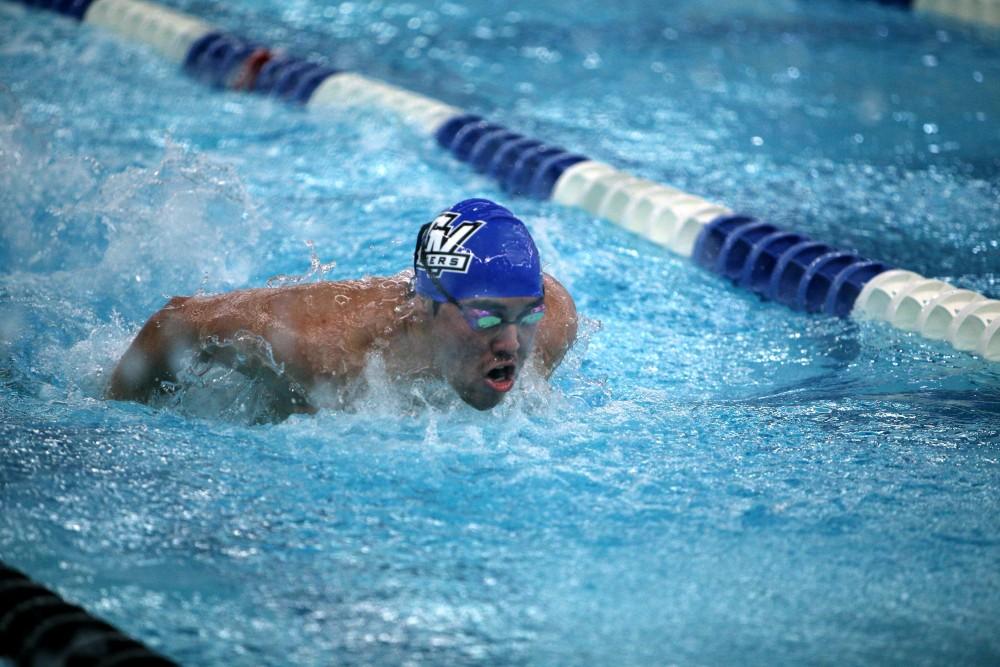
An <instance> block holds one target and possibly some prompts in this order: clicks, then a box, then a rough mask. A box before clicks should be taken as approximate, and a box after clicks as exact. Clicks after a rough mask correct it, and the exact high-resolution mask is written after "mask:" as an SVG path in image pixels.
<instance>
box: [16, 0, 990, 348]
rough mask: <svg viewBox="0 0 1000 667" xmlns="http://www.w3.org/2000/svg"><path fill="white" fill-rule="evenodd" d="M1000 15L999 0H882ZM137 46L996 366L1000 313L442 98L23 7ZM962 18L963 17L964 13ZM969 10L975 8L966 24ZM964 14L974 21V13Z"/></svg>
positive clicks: (169, 20)
mask: <svg viewBox="0 0 1000 667" xmlns="http://www.w3.org/2000/svg"><path fill="white" fill-rule="evenodd" d="M882 1H883V4H898V5H905V6H913V7H914V8H916V9H930V8H931V7H932V5H933V6H936V5H938V4H950V5H951V6H954V7H958V6H962V7H972V6H975V7H977V8H979V9H977V10H976V11H980V10H982V11H980V14H982V15H983V16H985V15H986V14H988V13H989V12H988V11H987V10H986V9H984V8H990V7H992V8H993V9H996V10H997V18H998V20H1000V0H949V2H948V3H945V2H944V0H916V2H915V3H913V2H910V1H909V0H882ZM23 4H27V5H31V6H37V7H40V8H43V9H49V10H51V11H55V12H58V13H61V14H64V15H67V16H70V17H72V18H75V19H77V20H82V21H84V22H86V23H91V24H94V25H98V26H101V27H102V28H105V29H107V30H110V31H112V32H115V33H117V34H119V35H122V36H124V37H127V38H129V39H132V40H136V41H139V42H143V43H145V44H148V45H149V46H151V47H152V48H153V49H154V50H155V51H157V52H158V53H160V54H161V55H163V56H164V57H166V58H168V59H169V60H171V61H173V62H176V63H178V64H179V65H181V66H182V67H183V68H184V70H185V71H186V72H188V73H189V74H190V75H191V76H193V77H194V78H196V79H198V80H200V81H203V82H205V83H206V84H208V85H210V86H214V87H216V88H221V89H234V90H245V91H249V92H254V93H258V94H261V95H269V96H272V97H276V98H279V99H281V100H283V101H286V102H288V103H291V104H298V105H303V106H305V107H307V108H310V109H319V108H344V107H351V106H374V107H378V108H380V109H383V110H386V111H389V112H391V113H393V114H395V115H396V116H398V117H399V118H400V119H401V120H402V121H403V122H404V123H405V124H407V125H409V126H410V127H412V128H413V129H414V131H416V132H418V133H419V134H422V135H424V136H429V137H433V138H434V139H435V140H436V142H437V143H438V145H439V146H441V147H442V148H443V149H445V150H447V151H449V152H450V153H451V154H452V155H453V156H454V157H455V158H456V159H458V160H460V161H462V162H465V163H466V164H468V165H469V166H470V167H471V168H472V169H473V170H475V171H477V172H479V173H481V174H484V175H486V176H488V177H490V178H492V179H493V180H495V181H496V182H497V183H498V184H499V186H500V187H501V189H503V191H504V192H506V193H508V194H510V195H512V196H524V197H531V198H534V199H541V200H546V199H551V200H553V201H555V202H557V203H559V204H562V205H564V206H569V207H574V208H579V209H582V210H584V211H587V212H588V213H590V214H592V215H594V216H596V217H599V218H603V219H605V220H609V221H611V222H613V223H615V224H617V225H620V226H622V227H624V228H625V229H628V230H629V231H632V232H634V233H636V234H638V235H640V236H642V237H644V238H646V239H648V240H650V241H652V242H653V243H656V244H658V245H660V246H662V247H665V248H667V249H669V250H671V251H672V252H674V253H677V254H678V255H681V256H683V257H690V258H692V259H693V260H694V261H695V263H697V264H698V265H699V266H702V267H704V268H705V269H707V270H709V271H712V272H714V273H716V274H719V275H721V276H724V277H726V278H729V279H730V280H731V281H732V282H733V283H734V284H736V285H738V286H740V287H742V288H744V289H748V290H750V291H752V292H755V293H757V294H759V295H761V296H763V297H764V298H767V299H770V300H774V301H777V302H779V303H783V304H785V305H786V306H788V307H790V308H792V309H794V310H798V311H805V312H811V313H825V314H827V315H834V316H837V317H847V316H854V317H859V318H869V319H875V320H881V321H884V322H886V323H888V324H889V325H891V326H893V327H895V328H898V329H901V330H903V331H915V332H917V333H920V334H921V335H923V336H925V337H927V338H930V339H934V340H943V341H946V342H947V343H949V344H950V345H951V346H952V347H954V348H955V349H958V350H963V351H967V352H971V353H974V354H977V355H980V356H982V357H984V358H986V359H988V360H990V361H1000V301H997V300H995V299H989V298H986V297H985V296H983V295H982V294H978V293H976V292H972V291H970V290H965V289H959V288H957V287H955V286H953V285H950V284H948V283H946V282H943V281H941V280H934V279H929V278H926V277H924V276H921V275H919V274H917V273H914V272H912V271H905V270H902V269H898V268H896V267H893V266H891V265H889V264H887V263H884V262H880V261H876V260H873V259H869V258H866V257H864V256H862V255H860V254H858V253H857V252H855V251H853V250H851V249H842V248H837V247H835V246H832V245H829V244H826V243H823V242H821V241H817V240H814V239H812V238H810V237H808V236H807V235H805V234H801V233H798V232H795V231H793V230H787V229H782V228H779V227H778V226H776V225H773V224H770V223H768V222H764V221H761V220H758V219H757V218H755V217H753V216H750V215H745V214H739V213H735V212H734V211H732V210H730V209H729V208H727V207H725V206H723V205H721V204H718V203H714V202H710V201H707V200H705V199H702V198H701V197H699V196H697V195H694V194H690V193H687V192H683V191H681V190H678V189H676V188H672V187H670V186H667V185H662V184H659V183H655V182H652V181H648V180H645V179H641V178H637V177H635V176H632V175H631V174H628V173H625V172H623V171H619V170H618V169H616V168H615V167H613V166H611V165H607V164H603V163H601V162H597V161H594V160H591V159H589V158H587V157H586V156H584V155H581V154H579V153H576V152H574V151H572V150H567V149H565V148H562V147H560V146H557V145H554V144H550V143H547V142H544V141H541V140H538V139H534V138H531V137H528V136H526V135H523V134H520V133H518V132H515V131H513V130H511V129H509V128H507V127H504V126H503V125H500V124H497V123H493V122H491V121H489V120H487V119H484V118H482V117H480V116H476V115H473V114H468V113H466V112H464V111H463V110H461V109H458V108H456V107H453V106H451V105H448V104H445V103H443V102H440V101H438V100H435V99H432V98H429V97H426V96H424V95H420V94H418V93H414V92H411V91H409V90H406V89H404V88H400V87H398V86H394V85H391V84H388V83H385V82H382V81H378V80H376V79H373V78H370V77H366V76H363V75H361V74H358V73H354V72H343V71H339V70H336V69H332V68H329V67H326V66H324V65H321V64H318V63H314V62H310V61H308V60H305V59H302V58H298V57H296V56H293V55H290V54H287V53H285V52H284V51H283V50H280V49H273V48H270V47H268V46H265V45H262V44H257V43H254V42H251V41H249V40H246V39H243V38H241V37H239V36H236V35H233V34H231V33H228V32H226V31H224V30H221V29H219V28H217V27H215V26H212V25H210V24H209V23H207V22H205V21H202V20H201V19H198V18H195V17H192V16H188V15H186V14H183V13H180V12H177V11H175V10H172V9H168V8H165V7H162V6H160V5H157V4H155V3H152V2H147V1H146V0H34V1H31V0H23ZM963 11H965V10H963ZM971 11H972V10H971V9H970V10H969V12H971ZM967 13H968V12H967Z"/></svg>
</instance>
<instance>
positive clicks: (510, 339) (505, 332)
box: [490, 322, 521, 355]
mask: <svg viewBox="0 0 1000 667" xmlns="http://www.w3.org/2000/svg"><path fill="white" fill-rule="evenodd" d="M490 347H491V348H492V350H493V352H494V353H500V352H506V353H507V354H510V355H513V354H514V353H515V352H517V351H518V349H519V348H520V347H521V341H520V339H519V337H518V331H517V325H516V324H512V323H508V322H505V323H504V324H501V325H500V330H499V331H498V332H497V334H496V336H495V337H494V338H493V341H492V343H491V345H490Z"/></svg>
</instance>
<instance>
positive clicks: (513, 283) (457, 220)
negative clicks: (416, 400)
mask: <svg viewBox="0 0 1000 667" xmlns="http://www.w3.org/2000/svg"><path fill="white" fill-rule="evenodd" d="M413 269H414V273H415V281H414V283H415V287H414V289H415V291H416V293H417V294H418V295H420V296H421V297H423V298H424V299H426V300H427V306H428V309H429V311H428V312H429V313H433V315H432V317H430V318H429V319H428V320H426V322H427V326H428V327H429V329H428V339H429V340H430V341H432V344H431V350H432V353H433V359H434V361H433V365H434V367H435V368H436V369H437V370H438V372H440V373H441V375H442V376H443V377H444V378H445V379H446V380H447V381H448V382H449V383H450V384H451V386H452V387H453V388H454V389H455V391H456V392H457V393H458V395H459V396H461V397H462V399H463V400H464V401H465V402H466V403H469V404H470V405H472V406H473V407H475V408H478V409H480V410H487V409H489V408H492V407H493V406H495V405H496V404H498V403H499V402H500V401H501V400H502V399H503V397H504V395H505V394H506V393H507V392H509V391H510V390H511V389H512V388H513V387H514V383H515V381H516V378H517V376H518V374H519V371H520V370H521V368H522V367H523V366H524V364H525V363H526V362H527V360H528V358H529V356H530V354H531V351H532V348H533V345H534V338H535V333H536V331H537V329H538V326H539V325H540V323H541V321H542V318H543V316H544V314H545V294H544V289H543V287H542V285H543V283H542V269H541V264H540V262H539V259H538V248H536V247H535V242H534V241H532V240H531V235H530V234H528V230H527V228H526V227H525V226H524V223H523V222H521V221H520V220H518V219H517V218H516V217H514V215H513V214H512V213H511V212H510V211H508V210H507V209H505V208H504V207H502V206H500V205H498V204H495V203H493V202H491V201H489V200H486V199H467V200H465V201H463V202H459V203H458V204H455V205H454V206H452V207H451V208H450V209H448V210H446V211H444V212H442V213H441V214H440V215H438V216H437V218H435V219H434V220H433V221H432V222H429V223H427V224H426V225H424V226H423V227H422V228H421V229H420V234H419V235H418V237H417V246H416V248H415V250H414V253H413Z"/></svg>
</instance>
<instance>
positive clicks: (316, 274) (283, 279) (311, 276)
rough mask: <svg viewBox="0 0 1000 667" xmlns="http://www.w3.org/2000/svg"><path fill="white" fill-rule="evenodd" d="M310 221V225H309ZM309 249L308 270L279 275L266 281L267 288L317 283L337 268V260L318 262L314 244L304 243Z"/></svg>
mask: <svg viewBox="0 0 1000 667" xmlns="http://www.w3.org/2000/svg"><path fill="white" fill-rule="evenodd" d="M311 222H312V221H311V220H310V224H311ZM306 247H307V248H309V270H308V271H306V272H305V273H303V274H301V275H288V274H280V275H277V276H272V277H271V278H268V279H267V283H265V284H266V285H267V286H268V287H285V286H287V285H301V284H302V283H305V282H310V281H313V282H319V281H321V280H323V279H324V278H325V277H326V275H327V274H328V273H330V271H333V270H334V269H335V268H337V260H331V261H329V262H326V263H325V264H324V263H322V262H320V259H319V254H318V253H317V252H316V244H315V243H313V242H312V241H310V240H307V241H306Z"/></svg>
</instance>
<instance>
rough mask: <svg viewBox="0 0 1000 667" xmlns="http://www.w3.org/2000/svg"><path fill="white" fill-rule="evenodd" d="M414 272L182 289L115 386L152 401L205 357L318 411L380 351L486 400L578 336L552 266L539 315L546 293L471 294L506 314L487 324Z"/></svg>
mask: <svg viewBox="0 0 1000 667" xmlns="http://www.w3.org/2000/svg"><path fill="white" fill-rule="evenodd" d="M411 276H412V273H410V272H403V273H401V274H398V275H396V276H392V277H383V278H368V279H365V280H355V281H340V282H321V283H313V284H309V285H296V286H291V287H282V288H273V289H253V290H241V291H237V292H231V293H228V294H221V295H216V296H207V297H174V298H172V299H171V300H170V301H169V302H168V303H167V305H166V306H164V307H163V308H162V309H161V310H159V311H157V312H156V313H155V314H154V315H153V316H152V317H151V318H150V319H149V321H148V322H146V324H145V325H144V326H143V327H142V329H141V330H140V331H139V334H138V335H137V336H136V338H135V340H134V341H133V342H132V345H131V346H130V347H129V349H128V350H127V351H126V352H125V355H124V356H123V357H122V359H121V361H119V363H118V366H117V367H116V368H115V371H114V373H113V374H112V378H111V382H110V384H109V387H108V392H107V395H108V397H109V398H113V399H122V400H138V401H145V400H148V399H149V398H150V397H151V396H152V395H153V394H154V393H156V392H157V391H160V390H161V387H162V386H163V383H164V382H168V383H169V382H173V381H175V380H176V374H177V372H178V371H180V370H181V369H183V368H186V367H187V366H189V365H190V363H191V361H192V360H193V359H194V358H196V357H199V358H200V359H201V360H202V361H213V362H218V363H222V364H226V365H230V366H234V367H237V368H239V369H240V370H241V371H242V372H245V373H247V374H249V375H252V376H256V377H259V378H261V379H263V380H264V382H265V383H266V384H268V385H270V386H271V388H272V390H273V394H274V395H275V396H276V400H278V401H280V402H282V403H283V405H282V406H281V408H282V409H283V410H284V411H285V412H289V413H290V412H312V411H315V409H316V407H317V405H316V401H315V400H314V398H313V397H314V396H317V395H321V394H322V395H324V396H330V395H332V396H335V397H340V398H341V399H343V400H344V401H346V400H349V397H347V396H346V393H345V392H346V389H347V388H348V387H349V385H350V384H351V382H352V381H353V380H355V379H357V378H358V377H359V376H360V375H361V373H362V372H363V371H364V368H365V365H366V364H367V363H368V361H369V360H370V358H371V357H372V355H375V354H377V355H379V356H380V357H381V358H382V360H383V361H384V363H385V367H386V370H387V372H388V374H389V377H390V378H392V379H393V380H395V381H397V382H407V381H413V380H416V379H419V378H440V379H444V380H445V381H447V382H448V383H449V384H450V385H451V386H452V387H453V388H454V389H455V391H456V393H457V394H458V395H459V396H460V397H461V398H462V399H463V400H464V401H466V402H467V403H469V404H470V405H472V406H473V407H475V408H477V409H480V410H487V409H489V408H492V407H494V406H495V405H497V404H498V403H499V402H500V401H501V400H503V397H504V396H505V395H506V394H507V393H508V392H509V391H510V389H511V388H513V386H514V385H515V383H516V380H517V377H518V375H519V374H520V373H521V371H522V370H523V368H524V366H525V364H527V363H532V364H534V365H535V366H536V367H537V368H538V370H539V371H540V372H541V373H542V374H543V375H545V376H546V377H547V376H548V375H550V374H551V373H552V371H553V370H554V369H555V368H556V366H557V365H558V364H559V362H560V361H561V360H562V358H563V355H564V354H565V353H566V351H567V350H568V349H569V347H570V346H571V345H572V344H573V342H574V340H575V339H576V333H577V317H576V309H575V306H574V304H573V299H572V297H570V295H569V293H568V292H567V291H566V290H565V288H563V286H562V285H560V284H559V283H558V282H557V281H556V280H555V279H554V278H552V277H551V276H548V275H546V276H545V277H544V282H545V297H544V306H545V316H544V317H543V318H542V320H541V321H540V322H538V323H537V324H520V323H515V322H518V321H519V320H520V318H521V317H522V316H523V315H525V314H527V313H528V312H530V311H531V309H532V308H534V307H535V306H536V305H537V303H538V301H539V300H538V299H537V298H531V297H524V298H520V297H518V298H504V299H473V300H469V301H463V302H461V304H462V306H463V308H464V309H466V310H467V311H468V309H469V308H476V309H482V310H489V311H495V312H496V314H497V315H499V316H500V317H501V318H502V319H503V320H505V321H504V322H503V323H502V324H499V325H497V326H495V327H492V328H489V329H483V330H476V329H473V328H471V327H470V326H469V323H468V322H467V321H466V319H465V317H463V314H462V311H461V310H460V309H459V308H457V307H456V306H455V305H453V304H450V303H444V304H434V303H433V302H432V301H430V300H429V299H426V298H424V297H421V296H418V295H415V294H413V292H412V291H411V288H410V277H411Z"/></svg>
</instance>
